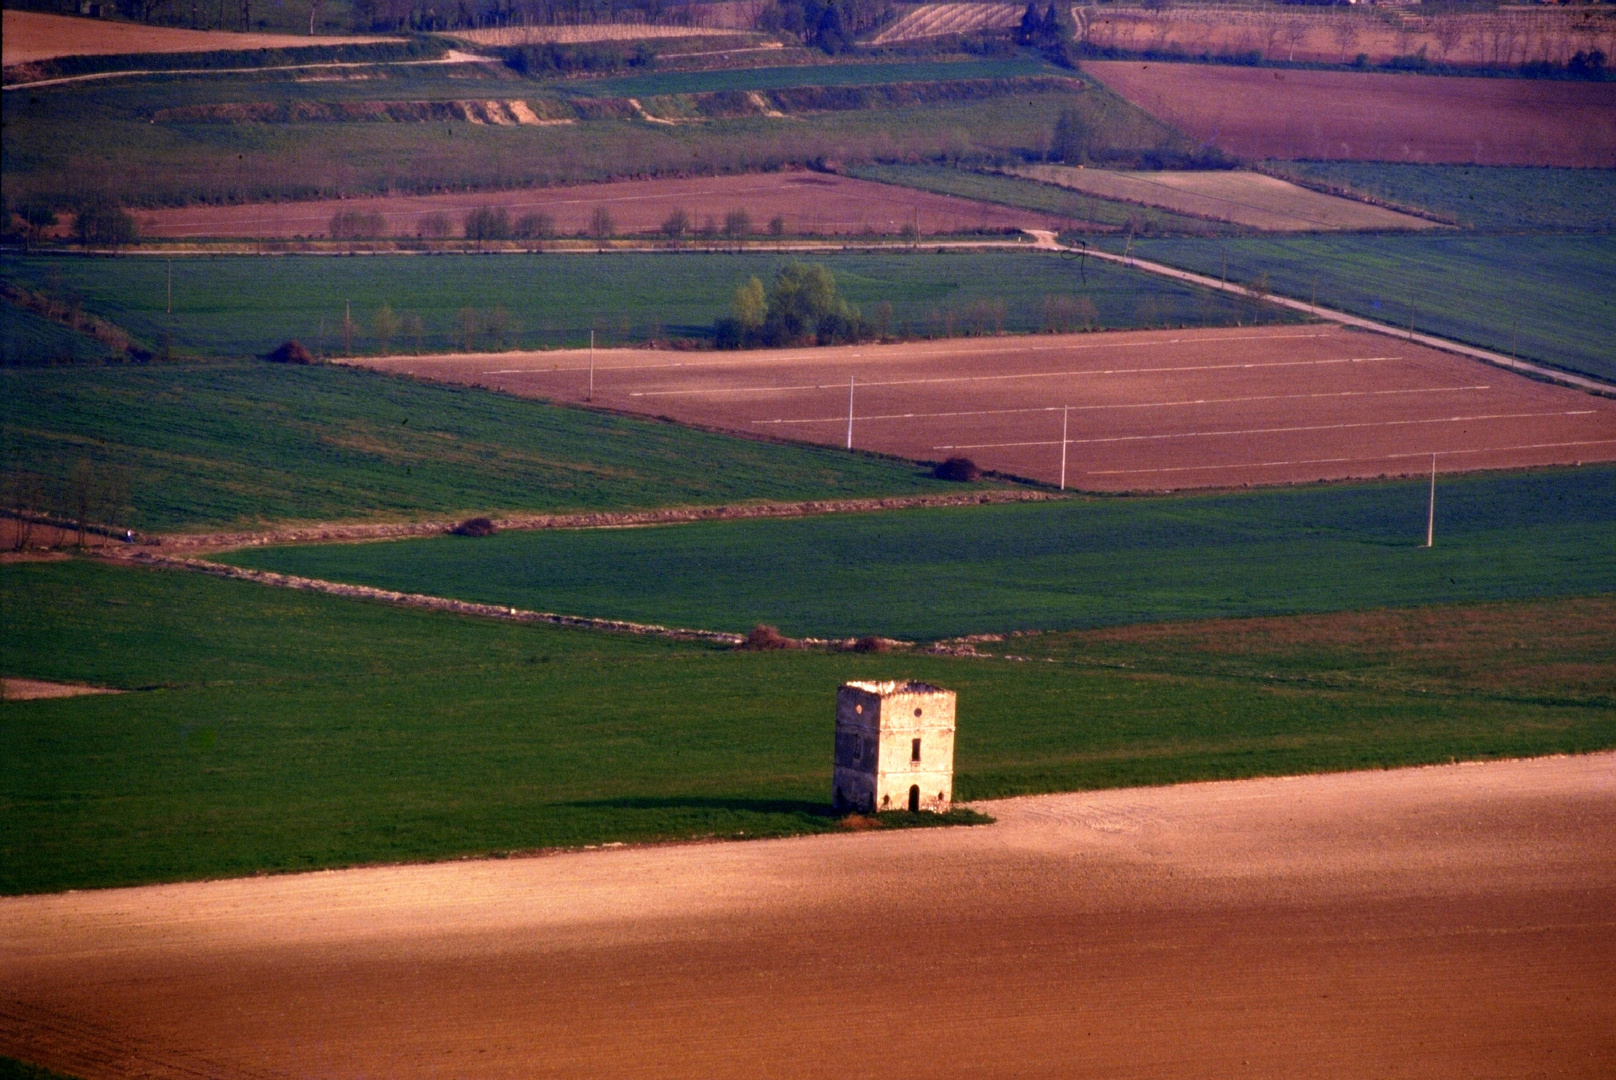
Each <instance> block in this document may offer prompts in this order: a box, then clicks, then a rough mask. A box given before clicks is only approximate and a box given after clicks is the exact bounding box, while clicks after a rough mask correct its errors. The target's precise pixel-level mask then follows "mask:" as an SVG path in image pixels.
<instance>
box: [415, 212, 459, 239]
mask: <svg viewBox="0 0 1616 1080" xmlns="http://www.w3.org/2000/svg"><path fill="white" fill-rule="evenodd" d="M450 231H451V227H450V225H449V215H448V214H445V213H442V212H441V211H434V212H432V213H430V214H423V215H422V216H421V220H420V221H419V222H418V223H417V224H416V226H415V235H417V236H419V237H421V238H422V239H430V240H442V239H443V238H444V237H446V236H448V235H449V233H450Z"/></svg>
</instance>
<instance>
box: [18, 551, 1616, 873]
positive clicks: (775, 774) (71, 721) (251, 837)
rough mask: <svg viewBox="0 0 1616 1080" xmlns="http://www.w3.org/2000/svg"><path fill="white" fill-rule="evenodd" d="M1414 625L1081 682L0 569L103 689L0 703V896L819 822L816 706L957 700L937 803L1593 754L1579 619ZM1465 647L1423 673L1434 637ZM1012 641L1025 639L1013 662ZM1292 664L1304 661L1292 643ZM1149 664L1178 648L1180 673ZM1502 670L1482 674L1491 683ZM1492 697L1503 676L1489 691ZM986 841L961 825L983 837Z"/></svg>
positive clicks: (238, 590) (824, 772) (76, 670)
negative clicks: (949, 796) (1364, 657)
mask: <svg viewBox="0 0 1616 1080" xmlns="http://www.w3.org/2000/svg"><path fill="white" fill-rule="evenodd" d="M1565 603H1566V604H1570V605H1572V606H1570V607H1569V608H1567V610H1566V611H1565V612H1564V614H1563V615H1562V613H1561V609H1560V607H1559V606H1557V605H1556V604H1538V605H1536V606H1534V607H1532V608H1531V609H1530V610H1528V611H1526V612H1523V613H1521V614H1519V615H1518V616H1517V615H1512V614H1511V610H1510V606H1509V605H1501V606H1498V607H1495V608H1493V609H1490V610H1489V611H1488V612H1486V613H1483V614H1482V615H1481V616H1476V615H1474V614H1468V615H1467V613H1466V611H1465V610H1463V609H1460V610H1458V611H1457V612H1453V613H1444V612H1441V611H1436V612H1428V613H1426V614H1425V615H1423V616H1422V617H1421V618H1420V619H1418V620H1416V621H1414V622H1411V623H1409V625H1408V626H1407V627H1405V630H1406V632H1405V633H1401V634H1392V635H1387V636H1386V637H1385V642H1386V644H1385V645H1384V647H1383V648H1382V649H1381V650H1380V651H1379V652H1378V653H1377V654H1376V656H1375V661H1374V665H1373V669H1372V670H1370V669H1368V668H1367V667H1366V665H1365V664H1363V663H1362V662H1361V661H1360V659H1359V658H1358V656H1357V653H1356V651H1355V646H1354V644H1353V643H1352V642H1351V640H1350V639H1343V640H1341V641H1339V642H1337V643H1336V644H1335V645H1334V646H1330V647H1324V646H1321V645H1320V643H1319V641H1318V640H1317V635H1314V637H1313V638H1312V639H1310V640H1309V641H1308V642H1306V643H1305V647H1306V649H1307V650H1308V652H1307V655H1308V664H1309V667H1310V670H1316V669H1319V667H1320V665H1323V669H1324V670H1330V668H1331V666H1332V665H1334V666H1335V667H1337V668H1340V669H1342V670H1343V671H1344V673H1345V674H1344V675H1342V676H1340V677H1334V678H1331V679H1324V680H1320V681H1318V682H1310V681H1309V680H1307V679H1298V678H1292V677H1289V676H1288V675H1286V674H1282V675H1281V676H1280V677H1277V678H1276V677H1274V676H1272V675H1269V674H1266V673H1268V672H1274V671H1279V672H1281V673H1284V672H1285V671H1286V668H1285V658H1286V657H1287V656H1290V655H1292V654H1293V653H1294V652H1295V651H1296V650H1295V649H1294V648H1292V647H1291V646H1290V645H1288V644H1287V643H1286V642H1285V640H1284V639H1283V637H1276V636H1274V635H1273V634H1272V633H1269V634H1265V635H1261V636H1259V637H1257V638H1253V639H1252V640H1254V641H1259V642H1260V646H1253V647H1250V648H1247V649H1246V655H1245V659H1246V660H1247V661H1248V662H1249V665H1250V667H1251V668H1252V670H1250V671H1245V670H1239V669H1236V668H1230V669H1228V670H1222V671H1208V670H1207V665H1206V663H1205V661H1204V657H1202V656H1201V655H1199V653H1198V650H1196V649H1195V648H1194V647H1193V646H1184V647H1175V646H1171V645H1164V644H1163V643H1161V642H1156V643H1153V644H1149V645H1148V646H1144V647H1142V648H1141V650H1140V654H1141V658H1142V659H1144V660H1145V661H1147V662H1148V670H1143V671H1129V670H1127V669H1126V668H1123V667H1120V666H1119V660H1122V661H1123V662H1125V657H1126V654H1127V650H1126V649H1122V650H1121V651H1120V652H1119V648H1120V647H1119V646H1116V645H1115V644H1112V645H1110V646H1108V647H1106V648H1105V649H1104V650H1103V652H1102V655H1101V656H1100V658H1099V660H1098V661H1097V662H1090V661H1089V660H1087V659H1086V658H1085V657H1084V656H1082V655H1081V653H1082V650H1081V649H1078V650H1077V654H1078V655H1075V656H1074V655H1073V654H1072V649H1071V647H1070V643H1067V642H1056V643H1054V644H1053V646H1052V649H1053V651H1054V652H1056V653H1058V654H1059V655H1060V657H1061V659H1060V661H1059V662H1056V663H1034V664H1029V663H1018V662H1015V661H1006V660H955V659H947V658H940V657H924V656H903V655H898V654H884V655H872V654H851V653H823V652H785V653H743V652H727V651H719V650H715V649H712V648H705V647H698V646H692V645H687V644H677V643H669V642H663V641H655V640H646V639H638V638H630V637H621V636H616V635H608V634H594V633H588V632H583V631H566V630H558V629H554V628H546V627H538V626H531V625H518V624H512V623H500V622H494V621H487V620H476V619H469V618H463V617H458V616H449V615H441V614H434V613H426V612H420V611H409V610H404V609H396V608H391V607H387V606H383V605H378V604H369V603H361V602H356V601H350V600H343V599H339V598H335V597H328V596H320V595H312V594H306V593H299V592H294V591H289V590H273V589H267V588H261V587H258V586H255V585H251V584H246V583H241V582H228V581H220V580H217V579H214V578H209V577H204V576H201V575H188V574H182V573H173V572H163V571H147V570H138V569H127V568H118V567H112V566H106V565H100V564H95V563H90V562H86V561H79V560H73V561H68V562H59V563H33V564H10V565H5V566H0V620H3V622H0V630H3V637H0V641H3V643H4V653H3V659H0V668H3V670H4V672H5V673H6V674H9V675H22V676H30V677H35V678H47V679H59V680H72V681H87V682H92V683H98V684H103V685H111V686H115V687H121V688H125V689H129V690H131V691H132V692H130V693H125V694H121V695H105V696H93V697H80V698H71V699H58V700H51V701H34V702H6V703H5V704H3V705H0V892H3V893H9V894H15V893H28V892H45V891H53V890H59V889H67V888H86V887H95V886H109V885H129V884H137V883H143V882H151V881H172V880H181V879H195V878H205V877H214V876H224V875H236V874H246V873H251V872H254V871H258V870H299V869H310V868H315V867H324V866H342V865H351V864H355V863H365V862H377V861H390V860H411V859H431V858H450V857H455V856H462V855H486V854H489V853H503V852H509V851H513V850H523V849H531V848H539V847H548V846H565V845H581V844H593V843H603V842H610V841H633V840H651V839H671V838H685V837H695V836H725V837H741V836H744V837H754V836H770V835H782V834H786V833H797V832H813V831H825V830H830V829H834V828H836V827H837V825H836V822H835V819H834V818H833V817H832V816H831V813H830V807H829V805H828V801H829V789H830V760H831V727H832V717H833V715H834V700H835V687H836V685H837V684H838V683H839V682H840V681H843V680H846V679H853V678H863V679H870V678H896V677H915V678H922V679H928V680H931V681H934V682H936V683H940V684H942V685H944V686H948V687H950V688H952V689H955V690H957V691H958V693H959V708H960V727H959V737H958V744H957V760H956V766H957V783H956V792H957V793H958V794H959V796H960V797H962V798H983V797H989V796H996V795H1007V794H1016V793H1029V792H1040V791H1059V790H1077V789H1083V788H1091V787H1109V786H1120V785H1128V784H1146V783H1170V782H1176V781H1184V780H1194V779H1210V778H1228V777H1239V776H1254V775H1274V774H1284V773H1295V772H1307V771H1322V770H1332V769H1349V768H1368V767H1378V766H1391V765H1400V764H1414V763H1423V762H1435V761H1447V760H1449V759H1450V758H1454V757H1459V758H1487V757H1500V756H1520V755H1525V754H1542V753H1575V752H1582V751H1590V750H1596V749H1602V748H1606V747H1609V746H1612V745H1616V709H1613V707H1612V703H1611V699H1610V695H1609V692H1608V687H1606V688H1605V690H1604V692H1603V693H1601V692H1599V691H1598V690H1597V689H1596V688H1595V689H1591V688H1590V687H1589V686H1588V685H1587V680H1586V679H1585V678H1584V679H1582V680H1580V681H1579V680H1578V679H1577V678H1576V677H1574V676H1573V675H1565V674H1564V672H1565V669H1564V668H1562V667H1556V665H1557V664H1558V665H1563V664H1567V663H1569V664H1573V665H1575V664H1582V665H1583V666H1587V665H1589V664H1593V665H1598V664H1600V663H1604V664H1606V665H1607V666H1608V664H1609V662H1610V649H1609V635H1608V633H1607V634H1605V635H1603V636H1600V634H1599V632H1598V631H1597V629H1595V630H1594V631H1590V630H1589V625H1590V622H1591V621H1593V624H1594V625H1595V626H1596V627H1597V626H1598V625H1599V622H1598V620H1600V619H1601V618H1603V620H1605V621H1604V623H1603V625H1607V626H1608V619H1609V617H1610V610H1609V605H1608V604H1606V605H1605V606H1604V607H1603V608H1597V609H1595V610H1592V611H1591V612H1590V609H1589V607H1588V605H1589V603H1590V602H1589V601H1571V602H1565ZM1466 621H1468V623H1471V624H1474V625H1475V626H1476V627H1478V628H1479V629H1478V630H1477V633H1476V634H1474V635H1472V636H1471V637H1470V638H1469V639H1467V644H1466V650H1467V651H1466V655H1467V656H1470V657H1472V658H1475V657H1481V658H1487V657H1494V656H1496V657H1498V658H1500V659H1506V658H1507V660H1508V664H1509V666H1507V667H1504V666H1502V665H1500V664H1497V663H1489V664H1485V665H1484V666H1478V664H1477V663H1476V662H1474V659H1473V660H1472V662H1471V663H1470V664H1469V665H1468V666H1467V665H1464V664H1459V665H1455V664H1450V663H1448V660H1449V659H1450V653H1449V652H1447V651H1443V650H1440V649H1437V650H1432V649H1430V648H1429V647H1428V644H1429V642H1428V638H1429V637H1430V635H1431V633H1432V628H1433V627H1436V628H1438V629H1440V628H1442V627H1445V626H1448V625H1449V624H1451V623H1457V622H1466ZM1034 644H1036V643H1034V642H1029V645H1034ZM1321 650H1322V651H1321ZM1174 657H1182V659H1183V662H1182V664H1180V663H1179V662H1178V661H1176V660H1175V659H1174ZM1500 672H1503V673H1504V674H1503V675H1501V674H1500ZM1511 680H1515V681H1511ZM990 827H991V826H990Z"/></svg>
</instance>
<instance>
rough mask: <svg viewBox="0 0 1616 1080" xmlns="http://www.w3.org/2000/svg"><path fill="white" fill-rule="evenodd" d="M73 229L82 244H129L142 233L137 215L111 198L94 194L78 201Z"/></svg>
mask: <svg viewBox="0 0 1616 1080" xmlns="http://www.w3.org/2000/svg"><path fill="white" fill-rule="evenodd" d="M73 233H74V235H75V236H77V237H78V241H79V243H81V244H106V245H108V246H109V247H117V246H119V245H120V244H130V243H133V242H134V241H135V239H136V238H137V237H138V236H139V235H140V227H139V226H138V225H137V224H136V223H135V219H134V217H133V216H132V215H131V214H130V213H129V212H128V211H126V210H125V209H124V208H123V207H121V206H119V205H118V204H117V203H116V202H115V201H113V200H112V199H107V198H101V197H93V198H90V199H87V200H85V201H84V202H83V203H81V204H80V205H79V208H78V213H77V215H76V216H75V217H74V219H73Z"/></svg>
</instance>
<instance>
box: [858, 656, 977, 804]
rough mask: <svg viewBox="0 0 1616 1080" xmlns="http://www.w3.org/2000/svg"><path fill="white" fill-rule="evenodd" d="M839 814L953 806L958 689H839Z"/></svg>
mask: <svg viewBox="0 0 1616 1080" xmlns="http://www.w3.org/2000/svg"><path fill="white" fill-rule="evenodd" d="M832 784H833V785H834V796H833V802H834V803H835V806H836V809H837V810H857V811H859V812H860V813H865V814H869V813H875V812H877V811H881V810H930V811H932V812H933V813H938V814H942V813H947V812H948V808H949V805H950V804H951V803H952V802H953V800H954V691H952V690H944V689H941V688H940V687H936V686H928V685H927V684H925V683H918V682H850V683H843V684H842V686H841V688H840V689H839V690H837V691H836V770H835V778H834V780H833V781H832Z"/></svg>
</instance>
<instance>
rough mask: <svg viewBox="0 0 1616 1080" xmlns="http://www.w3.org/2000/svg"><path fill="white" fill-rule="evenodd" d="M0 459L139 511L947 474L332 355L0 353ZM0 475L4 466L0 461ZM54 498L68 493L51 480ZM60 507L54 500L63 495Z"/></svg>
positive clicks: (552, 504)
mask: <svg viewBox="0 0 1616 1080" xmlns="http://www.w3.org/2000/svg"><path fill="white" fill-rule="evenodd" d="M0 387H3V390H0V416H3V420H4V423H3V425H0V436H3V451H4V460H5V468H6V472H7V473H8V474H21V475H26V476H35V477H39V478H41V479H42V480H44V481H45V484H46V487H47V489H50V490H55V491H56V492H57V493H58V495H59V496H61V497H62V498H63V499H64V500H66V499H67V494H68V482H69V479H70V477H71V476H72V475H73V470H74V469H75V468H76V467H77V463H78V462H79V460H80V459H81V458H87V459H88V460H89V461H90V462H91V463H92V464H93V465H94V466H95V467H96V469H97V470H98V471H101V472H103V473H106V474H111V473H112V472H115V471H118V470H122V471H124V472H125V473H126V474H127V478H128V482H129V488H130V505H129V506H128V507H127V508H125V509H124V510H122V511H121V512H118V513H117V514H116V515H112V514H100V515H96V516H99V517H114V520H115V521H116V523H117V524H119V525H122V526H128V527H133V528H137V529H142V530H151V531H156V530H170V529H185V528H193V529H194V528H209V527H212V528H220V527H232V528H242V527H247V528H250V527H255V526H257V525H260V524H263V523H266V522H276V521H286V520H305V521H329V520H341V519H346V520H355V519H382V520H399V519H411V518H423V517H433V516H451V515H452V516H464V515H468V514H470V513H473V512H475V513H487V512H496V511H540V512H542V511H550V510H574V509H590V510H612V509H623V508H629V507H635V508H640V507H654V506H678V505H689V504H708V505H711V504H716V503H731V502H744V501H766V500H799V499H836V498H858V497H864V496H873V495H899V494H924V493H928V492H943V491H958V490H959V487H960V486H959V485H958V484H949V483H946V482H944V481H940V480H934V479H932V478H931V477H930V475H929V474H928V473H927V472H926V471H925V470H924V469H922V468H920V467H918V466H915V465H913V464H910V463H908V462H903V461H895V460H892V459H889V458H880V457H875V456H872V455H865V454H848V453H845V452H841V451H836V450H828V449H824V448H819V447H807V446H789V445H781V444H772V443H763V442H753V441H749V440H744V439H736V438H730V437H726V436H721V435H712V434H708V433H705V432H700V431H693V430H690V429H688V428H682V427H677V426H675V425H672V424H662V423H655V422H648V421H643V420H632V419H627V418H621V417H615V416H607V415H603V414H599V413H591V412H586V411H583V410H580V409H564V408H557V407H554V406H550V405H545V404H543V403H542V402H536V401H527V400H523V399H520V398H513V397H508V396H505V395H503V394H496V393H492V392H488V391H482V390H475V389H469V388H462V387H445V386H432V385H428V384H425V383H420V382H416V381H414V380H411V379H405V378H396V377H392V376H385V375H378V374H375V373H373V372H367V371H363V370H358V369H351V368H340V367H286V366H282V365H271V364H265V363H243V364H199V365H150V366H118V367H51V368H28V369H21V370H19V369H9V370H6V371H3V372H0ZM8 479H9V477H8ZM68 501H70V500H68ZM62 510H63V512H65V513H68V514H71V508H70V507H68V506H63V507H62Z"/></svg>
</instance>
